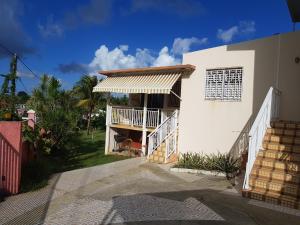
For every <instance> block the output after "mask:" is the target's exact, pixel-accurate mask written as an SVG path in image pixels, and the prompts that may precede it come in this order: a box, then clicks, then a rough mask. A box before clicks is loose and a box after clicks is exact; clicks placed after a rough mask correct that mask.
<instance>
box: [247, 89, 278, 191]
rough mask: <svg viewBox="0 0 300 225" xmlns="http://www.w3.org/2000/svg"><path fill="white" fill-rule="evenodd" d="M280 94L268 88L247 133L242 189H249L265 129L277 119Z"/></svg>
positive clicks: (276, 90)
mask: <svg viewBox="0 0 300 225" xmlns="http://www.w3.org/2000/svg"><path fill="white" fill-rule="evenodd" d="M280 94H281V92H280V91H279V90H278V89H276V88H273V87H270V89H269V91H268V93H267V95H266V97H265V99H264V101H263V103H262V105H261V108H260V110H259V112H258V114H257V116H256V118H255V120H254V122H253V124H252V127H251V129H250V131H249V149H248V161H247V166H246V173H245V179H244V184H243V188H244V189H249V188H250V187H249V179H250V174H251V170H252V168H253V165H254V162H255V159H256V156H257V154H258V152H259V150H260V149H261V146H262V142H263V139H264V135H265V133H266V129H267V128H268V127H270V126H271V121H272V120H275V119H279V96H280Z"/></svg>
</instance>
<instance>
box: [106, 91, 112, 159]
mask: <svg viewBox="0 0 300 225" xmlns="http://www.w3.org/2000/svg"><path fill="white" fill-rule="evenodd" d="M110 123H111V106H110V94H109V96H107V103H106V131H105V155H107V154H108V150H109V143H110V140H109V133H110Z"/></svg>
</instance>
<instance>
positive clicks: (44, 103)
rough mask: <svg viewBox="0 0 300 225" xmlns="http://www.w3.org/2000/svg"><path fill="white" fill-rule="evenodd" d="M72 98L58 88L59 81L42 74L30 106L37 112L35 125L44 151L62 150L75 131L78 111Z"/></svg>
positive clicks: (69, 94)
mask: <svg viewBox="0 0 300 225" xmlns="http://www.w3.org/2000/svg"><path fill="white" fill-rule="evenodd" d="M75 101H76V100H75V99H74V98H73V97H72V95H71V93H70V92H66V91H64V90H62V89H61V84H60V82H59V81H58V80H57V79H56V78H54V77H50V76H47V75H44V76H42V77H41V82H40V85H39V87H37V88H36V89H34V90H33V94H32V97H31V99H30V100H29V106H30V108H32V109H34V110H35V111H36V112H37V118H38V121H37V127H38V128H39V130H40V131H41V140H42V145H41V146H42V148H43V149H40V150H43V151H44V152H46V153H51V152H56V153H57V152H59V151H61V150H64V147H65V145H66V143H67V142H68V141H69V140H70V137H71V136H72V134H74V132H75V130H76V126H77V121H78V118H79V114H78V113H77V111H76V109H74V105H75Z"/></svg>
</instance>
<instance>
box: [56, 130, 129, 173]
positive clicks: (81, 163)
mask: <svg viewBox="0 0 300 225" xmlns="http://www.w3.org/2000/svg"><path fill="white" fill-rule="evenodd" d="M104 145H105V131H104V130H97V131H94V132H93V133H92V134H90V135H87V133H86V132H85V131H84V132H80V133H79V135H78V136H77V137H74V138H73V140H72V142H71V143H70V146H69V148H70V155H69V156H68V157H67V159H66V160H65V164H64V165H63V167H62V168H61V171H67V170H72V169H78V168H84V167H91V166H96V165H101V164H105V163H110V162H114V161H118V160H122V159H126V158H127V157H124V156H118V155H105V154H104Z"/></svg>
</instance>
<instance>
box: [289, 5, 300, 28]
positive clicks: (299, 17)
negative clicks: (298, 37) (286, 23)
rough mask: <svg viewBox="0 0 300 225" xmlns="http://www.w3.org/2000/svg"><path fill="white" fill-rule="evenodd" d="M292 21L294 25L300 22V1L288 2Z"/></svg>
mask: <svg viewBox="0 0 300 225" xmlns="http://www.w3.org/2000/svg"><path fill="white" fill-rule="evenodd" d="M286 3H287V5H288V8H289V11H290V15H291V18H292V21H293V22H294V23H298V22H300V1H299V0H286Z"/></svg>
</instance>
